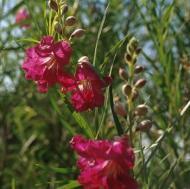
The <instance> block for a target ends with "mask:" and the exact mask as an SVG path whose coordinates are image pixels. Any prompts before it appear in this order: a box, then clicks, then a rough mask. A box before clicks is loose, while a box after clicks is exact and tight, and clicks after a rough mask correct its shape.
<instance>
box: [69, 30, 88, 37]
mask: <svg viewBox="0 0 190 189" xmlns="http://www.w3.org/2000/svg"><path fill="white" fill-rule="evenodd" d="M84 32H85V31H84V30H83V29H76V30H75V31H74V32H73V33H72V34H71V37H82V36H83V35H84Z"/></svg>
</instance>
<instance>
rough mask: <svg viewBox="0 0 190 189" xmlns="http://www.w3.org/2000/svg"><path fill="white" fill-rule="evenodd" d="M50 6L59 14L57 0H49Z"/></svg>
mask: <svg viewBox="0 0 190 189" xmlns="http://www.w3.org/2000/svg"><path fill="white" fill-rule="evenodd" d="M48 5H49V7H50V8H51V9H53V10H54V11H56V12H58V5H57V3H56V1H55V0H49V1H48Z"/></svg>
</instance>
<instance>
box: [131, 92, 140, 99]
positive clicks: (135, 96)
mask: <svg viewBox="0 0 190 189" xmlns="http://www.w3.org/2000/svg"><path fill="white" fill-rule="evenodd" d="M138 95H139V93H138V91H137V90H133V91H132V101H134V100H135V99H136V98H137V97H138Z"/></svg>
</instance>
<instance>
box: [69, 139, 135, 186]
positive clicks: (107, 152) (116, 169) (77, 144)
mask: <svg viewBox="0 0 190 189" xmlns="http://www.w3.org/2000/svg"><path fill="white" fill-rule="evenodd" d="M70 143H71V146H72V148H73V149H74V150H75V151H76V152H77V154H78V155H79V159H78V162H77V166H78V167H79V169H80V175H79V177H78V181H79V183H80V184H81V185H82V186H83V187H84V189H100V188H102V189H137V188H138V184H137V182H136V181H135V180H134V179H133V178H132V176H131V174H130V171H131V170H132V168H133V166H134V152H133V149H132V148H131V147H130V145H129V143H128V139H127V137H123V138H118V139H116V140H114V141H109V140H88V139H85V138H83V137H82V136H75V137H73V139H72V140H71V142H70Z"/></svg>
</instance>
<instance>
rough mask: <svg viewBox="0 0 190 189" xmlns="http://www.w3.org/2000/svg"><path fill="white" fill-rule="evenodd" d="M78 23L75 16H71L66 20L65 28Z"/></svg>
mask: <svg viewBox="0 0 190 189" xmlns="http://www.w3.org/2000/svg"><path fill="white" fill-rule="evenodd" d="M75 23H76V18H75V17H74V16H69V17H67V18H66V19H65V26H73V25H74V24H75Z"/></svg>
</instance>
